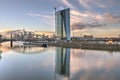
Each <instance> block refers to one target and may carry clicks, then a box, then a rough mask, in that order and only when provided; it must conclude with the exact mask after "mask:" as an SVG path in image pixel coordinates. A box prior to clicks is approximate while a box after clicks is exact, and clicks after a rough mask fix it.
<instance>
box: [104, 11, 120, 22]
mask: <svg viewBox="0 0 120 80" xmlns="http://www.w3.org/2000/svg"><path fill="white" fill-rule="evenodd" d="M103 16H104V18H105V21H106V22H108V23H120V16H114V15H112V14H110V13H105V14H104V15H103Z"/></svg>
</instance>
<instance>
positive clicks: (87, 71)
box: [70, 49, 120, 80]
mask: <svg viewBox="0 0 120 80" xmlns="http://www.w3.org/2000/svg"><path fill="white" fill-rule="evenodd" d="M119 61H120V52H113V54H112V55H111V54H110V53H109V52H108V51H99V50H80V49H71V62H70V64H71V70H70V71H71V80H119V79H120V76H119V75H118V74H120V69H119V68H120V63H119Z"/></svg>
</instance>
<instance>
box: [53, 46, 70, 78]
mask: <svg viewBox="0 0 120 80" xmlns="http://www.w3.org/2000/svg"><path fill="white" fill-rule="evenodd" d="M55 73H56V75H55V79H57V78H59V77H60V76H64V77H69V75H70V49H69V48H61V47H59V48H57V49H56V62H55ZM60 78H61V77H60ZM60 78H59V79H60Z"/></svg>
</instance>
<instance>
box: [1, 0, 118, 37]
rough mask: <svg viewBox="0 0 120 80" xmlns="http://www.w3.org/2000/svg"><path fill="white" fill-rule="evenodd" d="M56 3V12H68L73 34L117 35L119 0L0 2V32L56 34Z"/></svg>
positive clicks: (20, 0)
mask: <svg viewBox="0 0 120 80" xmlns="http://www.w3.org/2000/svg"><path fill="white" fill-rule="evenodd" d="M57 4H61V6H60V7H59V9H61V8H67V7H69V8H70V9H71V29H72V31H73V32H81V33H84V34H92V35H95V36H103V35H105V36H107V35H109V36H117V35H119V34H120V0H0V31H4V30H16V29H23V28H24V29H27V30H37V31H55V27H54V6H55V5H57ZM59 9H58V10H59ZM93 32H94V33H93ZM98 33H99V34H98ZM96 34H97V35H96Z"/></svg>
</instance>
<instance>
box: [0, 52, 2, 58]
mask: <svg viewBox="0 0 120 80" xmlns="http://www.w3.org/2000/svg"><path fill="white" fill-rule="evenodd" d="M1 54H2V50H0V59H1V58H2V56H1Z"/></svg>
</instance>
